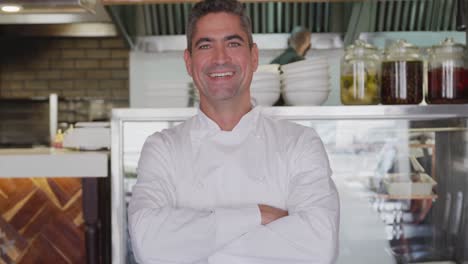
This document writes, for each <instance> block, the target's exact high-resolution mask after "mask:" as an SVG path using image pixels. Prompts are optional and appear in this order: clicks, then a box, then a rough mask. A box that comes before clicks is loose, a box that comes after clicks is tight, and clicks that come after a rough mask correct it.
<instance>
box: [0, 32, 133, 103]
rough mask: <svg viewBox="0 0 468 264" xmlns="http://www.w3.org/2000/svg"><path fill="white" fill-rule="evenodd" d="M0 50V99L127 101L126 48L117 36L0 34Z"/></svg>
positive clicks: (127, 55) (127, 54)
mask: <svg viewBox="0 0 468 264" xmlns="http://www.w3.org/2000/svg"><path fill="white" fill-rule="evenodd" d="M0 48H1V53H2V55H1V56H0V98H28V97H32V96H47V95H48V94H49V93H57V94H58V95H59V96H61V97H65V98H77V97H80V98H81V97H87V98H99V99H106V100H128V96H129V92H128V91H129V88H128V85H129V82H128V57H129V49H128V48H127V47H126V45H125V43H124V41H123V40H122V39H121V38H11V39H10V38H8V39H4V38H2V39H1V41H0Z"/></svg>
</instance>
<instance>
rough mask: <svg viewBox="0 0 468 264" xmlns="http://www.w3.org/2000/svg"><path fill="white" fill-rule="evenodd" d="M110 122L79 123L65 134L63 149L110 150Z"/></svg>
mask: <svg viewBox="0 0 468 264" xmlns="http://www.w3.org/2000/svg"><path fill="white" fill-rule="evenodd" d="M110 140H111V139H110V124H109V122H79V123H76V125H75V128H73V129H69V130H67V131H66V132H65V134H64V138H63V147H64V148H72V149H79V150H100V149H110Z"/></svg>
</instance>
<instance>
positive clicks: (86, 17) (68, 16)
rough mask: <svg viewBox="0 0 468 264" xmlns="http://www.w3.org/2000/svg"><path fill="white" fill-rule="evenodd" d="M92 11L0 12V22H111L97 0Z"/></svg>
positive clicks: (57, 9) (50, 9) (51, 8)
mask: <svg viewBox="0 0 468 264" xmlns="http://www.w3.org/2000/svg"><path fill="white" fill-rule="evenodd" d="M93 10H94V11H93V12H81V13H70V12H65V10H63V9H60V8H55V9H54V8H53V7H50V8H49V12H48V13H47V14H43V13H19V14H5V13H0V24H8V25H12V24H69V23H99V22H106V23H109V22H111V19H110V17H109V16H108V15H107V12H106V10H105V9H104V7H103V6H102V4H100V1H99V2H97V4H96V6H95V8H94V9H93Z"/></svg>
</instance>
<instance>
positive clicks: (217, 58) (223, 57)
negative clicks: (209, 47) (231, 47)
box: [214, 46, 231, 65]
mask: <svg viewBox="0 0 468 264" xmlns="http://www.w3.org/2000/svg"><path fill="white" fill-rule="evenodd" d="M230 60H231V57H230V56H229V54H228V51H227V49H226V47H224V46H218V47H216V48H215V54H214V62H215V63H216V64H218V65H223V64H226V63H227V62H229V61H230Z"/></svg>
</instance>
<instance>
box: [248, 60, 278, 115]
mask: <svg viewBox="0 0 468 264" xmlns="http://www.w3.org/2000/svg"><path fill="white" fill-rule="evenodd" d="M279 74H280V73H279V64H264V65H259V66H258V68H257V71H256V72H255V73H254V75H253V78H252V83H251V85H250V95H251V97H252V98H253V100H254V101H255V103H256V104H257V105H263V106H272V105H274V104H275V103H276V101H278V99H279V97H280V93H281V86H280V75H279Z"/></svg>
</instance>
